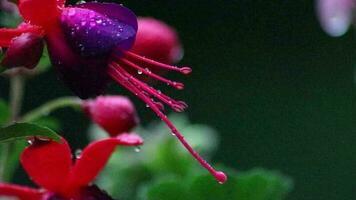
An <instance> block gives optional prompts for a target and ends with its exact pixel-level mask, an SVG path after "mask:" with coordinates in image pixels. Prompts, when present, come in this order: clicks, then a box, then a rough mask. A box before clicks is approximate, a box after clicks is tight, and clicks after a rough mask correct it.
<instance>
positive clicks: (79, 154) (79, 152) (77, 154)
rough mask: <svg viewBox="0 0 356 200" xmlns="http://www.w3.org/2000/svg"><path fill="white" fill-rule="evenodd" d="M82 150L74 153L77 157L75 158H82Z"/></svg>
mask: <svg viewBox="0 0 356 200" xmlns="http://www.w3.org/2000/svg"><path fill="white" fill-rule="evenodd" d="M82 152H83V151H82V150H81V149H77V150H75V153H74V155H75V158H76V159H79V158H80V157H81V155H82Z"/></svg>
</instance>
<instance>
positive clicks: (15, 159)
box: [4, 141, 27, 182]
mask: <svg viewBox="0 0 356 200" xmlns="http://www.w3.org/2000/svg"><path fill="white" fill-rule="evenodd" d="M26 144H27V142H25V141H16V142H14V144H12V148H11V154H10V155H9V156H10V157H9V159H8V162H7V164H6V166H5V172H6V173H5V174H4V176H5V177H4V181H6V182H11V178H12V177H13V175H14V173H15V171H16V170H17V168H18V166H19V164H20V163H19V157H20V155H21V153H22V151H23V149H24V148H25V147H26Z"/></svg>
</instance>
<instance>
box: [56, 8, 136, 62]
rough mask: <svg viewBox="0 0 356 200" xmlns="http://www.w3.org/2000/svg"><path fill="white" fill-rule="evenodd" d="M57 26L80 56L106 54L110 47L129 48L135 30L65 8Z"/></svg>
mask: <svg viewBox="0 0 356 200" xmlns="http://www.w3.org/2000/svg"><path fill="white" fill-rule="evenodd" d="M61 26H62V29H63V31H64V33H65V35H66V38H67V40H68V42H69V43H70V44H71V46H72V48H73V49H74V50H75V51H76V52H78V53H80V55H82V56H86V57H90V56H98V55H104V54H110V52H111V50H112V49H113V48H114V47H118V48H121V49H123V50H128V49H130V48H131V47H132V45H133V43H134V40H135V37H136V30H135V28H134V27H132V26H130V25H129V24H126V23H124V22H122V21H121V20H119V19H111V18H109V17H107V16H106V15H103V14H101V13H98V12H96V11H93V10H89V9H84V8H76V7H73V8H67V9H65V10H64V11H63V12H62V15H61Z"/></svg>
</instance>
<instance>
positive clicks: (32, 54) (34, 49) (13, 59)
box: [1, 33, 44, 69]
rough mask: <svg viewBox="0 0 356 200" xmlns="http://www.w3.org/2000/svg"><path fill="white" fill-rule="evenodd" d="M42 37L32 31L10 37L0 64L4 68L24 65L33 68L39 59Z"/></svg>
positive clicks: (41, 49) (42, 44)
mask: <svg viewBox="0 0 356 200" xmlns="http://www.w3.org/2000/svg"><path fill="white" fill-rule="evenodd" d="M43 47H44V43H43V38H42V37H41V36H38V35H36V34H33V33H23V34H21V35H20V36H18V37H15V38H14V39H12V41H11V44H10V46H9V48H8V49H7V51H6V54H5V57H4V59H3V60H2V61H1V65H2V66H4V67H6V68H14V67H26V68H28V69H33V68H34V67H36V65H37V64H38V62H39V61H40V59H41V56H42V52H43Z"/></svg>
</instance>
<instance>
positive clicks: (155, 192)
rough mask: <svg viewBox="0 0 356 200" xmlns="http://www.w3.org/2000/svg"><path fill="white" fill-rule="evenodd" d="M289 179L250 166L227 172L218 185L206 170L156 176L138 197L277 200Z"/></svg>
mask: <svg viewBox="0 0 356 200" xmlns="http://www.w3.org/2000/svg"><path fill="white" fill-rule="evenodd" d="M291 187H292V184H291V180H290V179H289V178H287V177H285V176H283V175H281V174H279V173H277V172H273V171H267V170H263V169H254V170H251V171H248V172H243V173H237V174H234V173H233V174H230V176H229V180H228V181H227V182H226V183H225V184H223V185H221V184H219V183H217V182H216V181H215V180H214V178H212V177H211V175H210V174H203V175H197V176H193V177H192V178H185V179H181V180H180V179H168V180H160V181H159V182H156V183H153V184H151V185H149V186H146V187H145V188H143V189H142V193H141V194H140V200H181V199H182V200H184V199H194V200H226V199H229V200H281V199H284V197H285V195H286V194H287V193H288V192H289V191H290V189H291Z"/></svg>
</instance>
